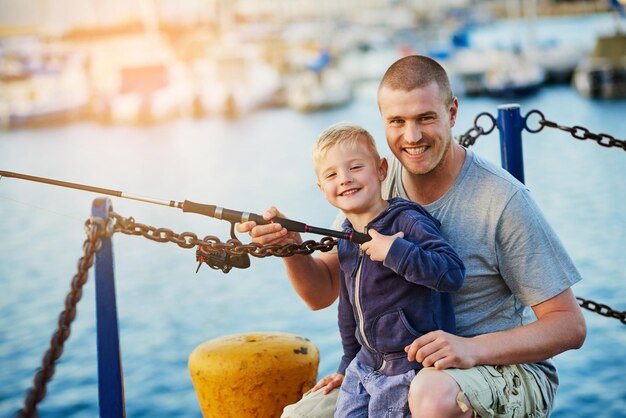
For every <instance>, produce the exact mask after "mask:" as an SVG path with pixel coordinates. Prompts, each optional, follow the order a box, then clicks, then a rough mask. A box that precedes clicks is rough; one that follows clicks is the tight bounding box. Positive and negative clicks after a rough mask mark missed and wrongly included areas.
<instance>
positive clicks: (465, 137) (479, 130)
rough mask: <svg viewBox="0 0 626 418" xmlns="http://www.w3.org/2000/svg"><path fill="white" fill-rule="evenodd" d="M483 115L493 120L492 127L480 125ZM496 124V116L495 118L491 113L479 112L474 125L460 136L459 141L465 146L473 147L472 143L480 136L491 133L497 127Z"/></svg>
mask: <svg viewBox="0 0 626 418" xmlns="http://www.w3.org/2000/svg"><path fill="white" fill-rule="evenodd" d="M483 116H485V117H487V118H488V119H489V120H490V121H491V127H489V129H484V128H483V127H482V126H480V125H478V120H479V119H480V118H481V117H483ZM496 124H497V122H496V118H494V117H493V116H492V115H491V114H490V113H488V112H482V113H479V114H478V116H476V118H475V119H474V126H472V127H471V128H469V129H468V130H467V132H465V133H464V134H462V135H461V136H459V138H458V139H457V142H458V143H459V144H460V145H462V146H464V147H465V148H468V147H471V146H472V145H474V143H475V142H476V140H477V139H478V137H479V136H481V135H488V134H490V133H491V131H493V130H494V128H495V127H496Z"/></svg>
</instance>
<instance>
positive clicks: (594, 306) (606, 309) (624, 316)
mask: <svg viewBox="0 0 626 418" xmlns="http://www.w3.org/2000/svg"><path fill="white" fill-rule="evenodd" d="M576 299H578V304H579V305H580V307H581V308H585V309H588V310H590V311H592V312H595V313H597V314H600V315H602V316H606V317H608V318H615V319H619V321H620V322H621V323H622V324H624V325H626V311H621V312H620V311H616V310H614V309H613V308H611V307H610V306H608V305H605V304H603V303H597V302H594V301H592V300H588V299H583V298H580V297H576Z"/></svg>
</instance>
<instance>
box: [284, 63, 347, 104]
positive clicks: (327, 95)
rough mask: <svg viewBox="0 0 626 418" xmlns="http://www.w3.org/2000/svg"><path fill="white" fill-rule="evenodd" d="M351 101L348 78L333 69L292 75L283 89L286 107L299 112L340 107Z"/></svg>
mask: <svg viewBox="0 0 626 418" xmlns="http://www.w3.org/2000/svg"><path fill="white" fill-rule="evenodd" d="M351 99H352V83H351V81H350V79H349V77H348V76H347V75H345V74H344V73H343V72H341V71H340V70H338V69H335V68H325V69H323V70H322V71H320V72H314V71H303V72H301V73H297V74H294V75H292V76H291V77H290V79H289V80H288V81H287V84H286V88H285V100H286V104H287V106H288V107H290V108H292V109H295V110H298V111H300V112H315V111H317V110H323V109H328V108H332V107H336V106H341V105H344V104H346V103H348V102H349V101H350V100H351Z"/></svg>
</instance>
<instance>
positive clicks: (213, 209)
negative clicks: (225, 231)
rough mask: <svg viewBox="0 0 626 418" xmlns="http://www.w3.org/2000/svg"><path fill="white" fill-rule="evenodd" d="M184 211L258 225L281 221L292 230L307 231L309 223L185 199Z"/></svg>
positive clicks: (280, 222)
mask: <svg viewBox="0 0 626 418" xmlns="http://www.w3.org/2000/svg"><path fill="white" fill-rule="evenodd" d="M182 209H183V212H193V213H198V214H200V215H205V216H210V217H211V218H216V219H223V220H225V221H229V222H248V221H253V222H255V223H257V224H258V225H266V224H269V223H273V222H275V223H279V224H281V225H282V226H283V227H285V228H286V229H287V230H289V231H292V232H306V227H307V225H306V224H304V223H302V222H298V221H293V220H291V219H285V218H279V217H276V218H273V219H272V220H270V221H267V220H265V219H264V218H263V217H262V216H260V215H257V214H256V213H250V212H240V211H238V210H232V209H226V208H222V207H220V206H215V205H204V204H201V203H196V202H192V201H190V200H185V201H184V202H183V206H182Z"/></svg>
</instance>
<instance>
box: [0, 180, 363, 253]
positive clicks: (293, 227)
mask: <svg viewBox="0 0 626 418" xmlns="http://www.w3.org/2000/svg"><path fill="white" fill-rule="evenodd" d="M2 177H9V178H16V179H21V180H28V181H34V182H37V183H45V184H51V185H54V186H61V187H68V188H70V189H78V190H84V191H88V192H94V193H101V194H105V195H110V196H116V197H122V198H124V199H132V200H138V201H140V202H146V203H153V204H156V205H162V206H169V207H173V208H178V209H181V210H182V211H183V212H191V213H197V214H200V215H205V216H209V217H211V218H216V219H221V220H225V221H228V222H230V223H231V224H234V223H238V222H248V221H253V222H255V223H256V224H257V225H267V224H269V223H278V224H280V225H281V226H283V227H284V228H286V229H287V230H288V231H291V232H304V233H312V234H318V235H327V236H330V237H333V238H339V239H345V240H348V241H352V242H354V243H356V244H363V243H365V242H367V241H369V240H371V239H372V238H371V237H370V236H369V235H367V234H363V233H361V232H356V231H355V232H342V231H335V230H332V229H326V228H319V227H316V226H311V225H307V224H305V223H303V222H298V221H294V220H292V219H286V218H280V217H278V216H277V217H274V218H272V219H270V220H269V221H268V220H266V219H264V218H263V217H262V216H260V215H257V214H256V213H251V212H240V211H237V210H232V209H226V208H223V207H220V206H215V205H205V204H202V203H196V202H192V201H190V200H185V201H183V202H176V201H174V200H161V199H153V198H149V197H143V196H137V195H132V194H128V193H124V192H122V191H119V190H112V189H104V188H102V187H93V186H87V185H85V184H78V183H70V182H66V181H60V180H53V179H50V178H45V177H36V176H30V175H28V174H20V173H12V172H10V171H0V179H2Z"/></svg>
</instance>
